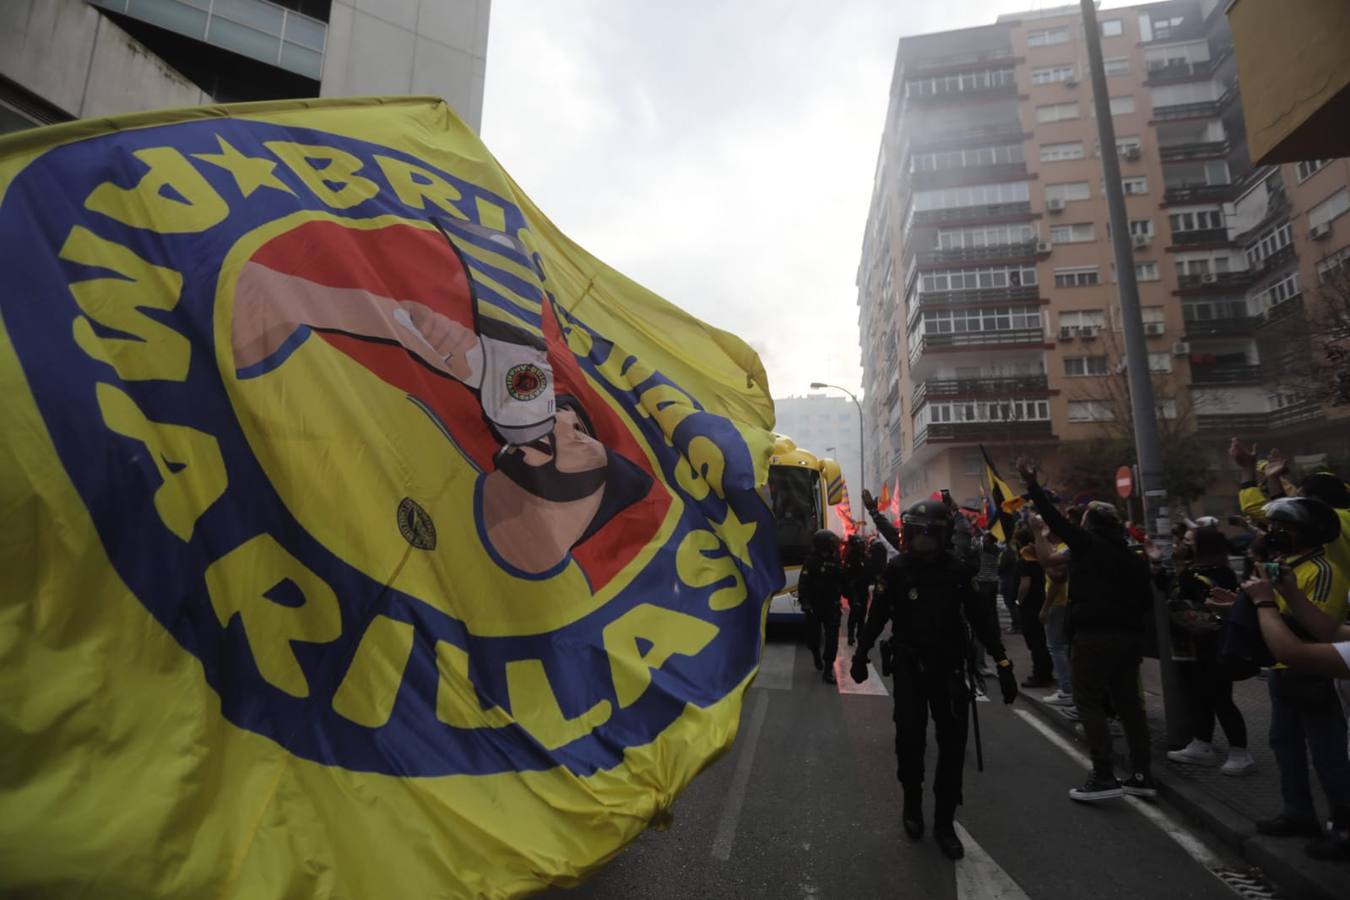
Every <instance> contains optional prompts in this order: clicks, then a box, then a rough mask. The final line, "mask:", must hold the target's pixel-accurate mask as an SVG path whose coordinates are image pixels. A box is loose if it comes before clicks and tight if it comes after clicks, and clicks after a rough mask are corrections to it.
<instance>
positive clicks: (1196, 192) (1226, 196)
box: [1163, 183, 1236, 206]
mask: <svg viewBox="0 0 1350 900" xmlns="http://www.w3.org/2000/svg"><path fill="white" fill-rule="evenodd" d="M1235 196H1236V194H1235V193H1234V190H1233V185H1232V184H1231V183H1230V184H1184V185H1178V186H1176V187H1169V188H1166V189H1164V190H1163V205H1164V206H1170V205H1174V204H1178V203H1225V202H1228V201H1231V200H1232V199H1233V198H1234V197H1235Z"/></svg>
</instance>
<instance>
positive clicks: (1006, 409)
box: [914, 400, 1050, 429]
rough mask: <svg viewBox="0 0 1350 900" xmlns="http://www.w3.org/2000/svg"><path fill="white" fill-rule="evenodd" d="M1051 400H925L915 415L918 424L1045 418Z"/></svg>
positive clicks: (1029, 420) (1048, 415)
mask: <svg viewBox="0 0 1350 900" xmlns="http://www.w3.org/2000/svg"><path fill="white" fill-rule="evenodd" d="M1049 418H1050V401H1049V400H985V401H974V400H971V401H965V402H946V403H925V404H924V406H923V408H922V409H920V410H919V414H918V415H916V416H915V417H914V425H915V427H916V428H920V429H922V428H926V427H928V426H929V425H932V424H940V423H945V422H1044V421H1047V420H1049Z"/></svg>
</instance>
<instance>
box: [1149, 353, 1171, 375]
mask: <svg viewBox="0 0 1350 900" xmlns="http://www.w3.org/2000/svg"><path fill="white" fill-rule="evenodd" d="M1148 370H1149V371H1150V372H1170V371H1172V354H1170V353H1150V354H1149V355H1148Z"/></svg>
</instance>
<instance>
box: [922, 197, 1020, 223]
mask: <svg viewBox="0 0 1350 900" xmlns="http://www.w3.org/2000/svg"><path fill="white" fill-rule="evenodd" d="M1030 215H1031V202H1030V201H1027V200H1021V201H1018V202H1016V203H985V204H981V205H979V206H956V207H950V208H948V209H925V210H922V211H920V212H916V213H914V218H913V219H912V220H911V221H910V224H911V227H913V226H914V225H920V226H922V225H947V224H949V223H952V222H973V221H978V220H981V219H1007V218H1014V217H1017V216H1030Z"/></svg>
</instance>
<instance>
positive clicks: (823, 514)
mask: <svg viewBox="0 0 1350 900" xmlns="http://www.w3.org/2000/svg"><path fill="white" fill-rule="evenodd" d="M766 493H767V494H768V496H767V497H766V498H765V500H766V502H767V503H768V504H769V509H771V510H772V511H773V518H774V523H775V524H776V526H777V534H778V556H779V558H780V559H781V561H782V564H783V575H784V578H785V579H786V580H785V582H784V584H783V589H782V590H780V591H779V592H778V593H776V594H774V595H773V597H772V598H770V600H769V621H770V622H799V621H801V619H802V618H803V616H804V613H803V612H802V608H801V604H800V603H798V601H797V598H796V597H795V596H794V595H793V594H794V591H796V589H797V576H798V575H799V574H800V573H801V569H802V562H803V561H804V560H805V559H806V551H807V550H808V549H810V546H811V536H812V535H814V534H815V533H816V532H817V531H819V530H820V529H822V528H828V527H829V511H830V507H831V506H834V505H835V504H837V503H842V502H843V499H844V476H843V473H842V472H841V471H840V470H839V463H837V462H835V461H834V460H832V459H821V458H819V457H817V456H816V455H815V454H814V453H811V452H809V451H806V450H803V449H802V448H800V447H798V446H797V445H796V443H794V442H793V440H792V438H789V437H786V436H785V435H781V434H779V435H775V440H774V445H773V456H772V457H770V459H769V482H768V485H767V489H766Z"/></svg>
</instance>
